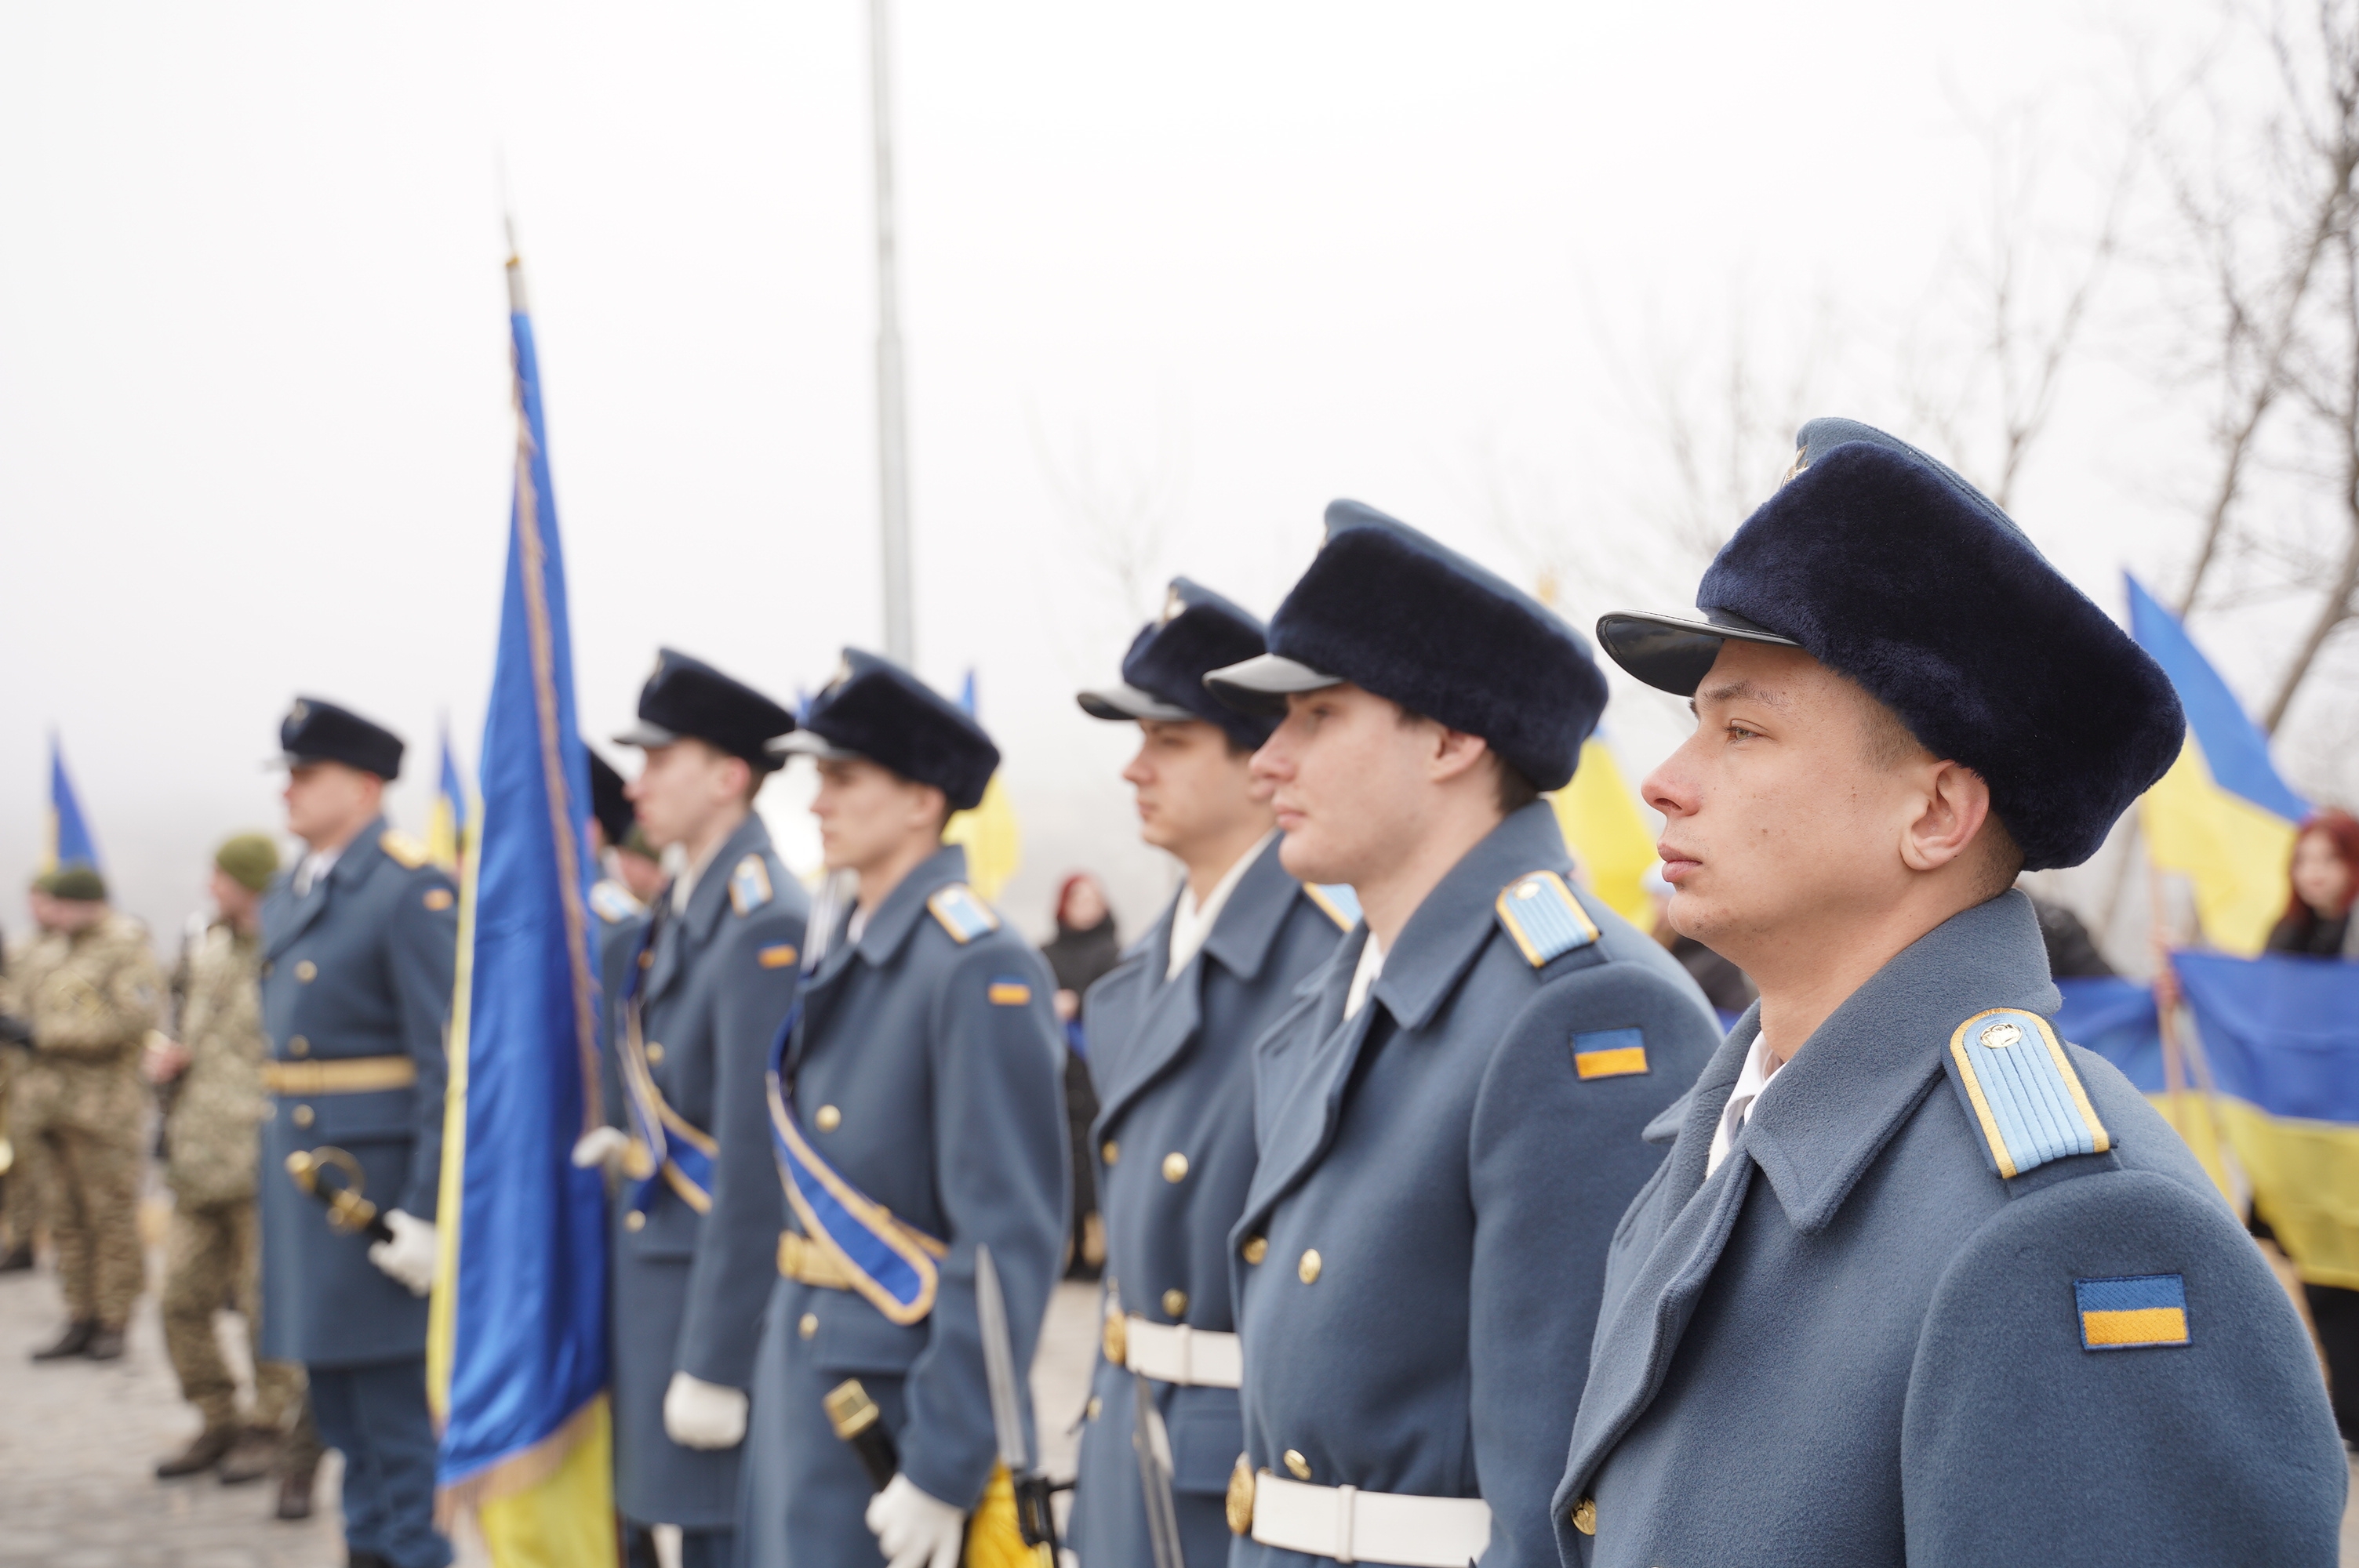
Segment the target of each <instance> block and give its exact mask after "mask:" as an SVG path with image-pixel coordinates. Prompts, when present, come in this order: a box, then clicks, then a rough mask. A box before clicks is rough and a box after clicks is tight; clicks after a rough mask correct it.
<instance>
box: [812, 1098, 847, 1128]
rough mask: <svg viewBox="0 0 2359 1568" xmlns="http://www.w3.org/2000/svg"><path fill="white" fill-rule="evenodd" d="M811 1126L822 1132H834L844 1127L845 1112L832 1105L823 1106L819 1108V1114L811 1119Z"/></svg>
mask: <svg viewBox="0 0 2359 1568" xmlns="http://www.w3.org/2000/svg"><path fill="white" fill-rule="evenodd" d="M811 1124H812V1125H813V1126H815V1127H817V1128H818V1129H819V1130H821V1132H832V1131H834V1130H836V1129H837V1128H839V1127H842V1126H843V1112H842V1111H840V1110H838V1109H836V1108H835V1107H833V1106H832V1105H823V1106H821V1107H820V1108H819V1114H818V1115H817V1116H814V1117H812V1118H811Z"/></svg>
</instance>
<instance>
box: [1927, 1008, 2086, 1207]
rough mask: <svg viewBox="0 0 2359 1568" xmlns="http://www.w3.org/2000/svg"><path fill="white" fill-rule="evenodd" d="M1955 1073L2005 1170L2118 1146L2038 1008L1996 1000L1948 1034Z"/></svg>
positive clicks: (1986, 1146)
mask: <svg viewBox="0 0 2359 1568" xmlns="http://www.w3.org/2000/svg"><path fill="white" fill-rule="evenodd" d="M1949 1066H1950V1069H1951V1080H1952V1081H1953V1082H1954V1083H1955V1084H1956V1085H1957V1089H1958V1094H1959V1097H1960V1098H1962V1099H1963V1100H1964V1101H1965V1102H1966V1114H1967V1117H1968V1119H1971V1120H1972V1121H1973V1124H1974V1127H1975V1129H1976V1130H1978V1131H1979V1132H1981V1134H1982V1136H1983V1153H1984V1156H1985V1157H1986V1158H1987V1159H1988V1160H1989V1161H1990V1167H1991V1170H1992V1171H1993V1172H1994V1173H1996V1174H1998V1175H1999V1176H2002V1177H2014V1176H2020V1175H2022V1174H2023V1173H2025V1172H2027V1171H2036V1170H2038V1168H2039V1167H2040V1166H2042V1165H2045V1164H2047V1163H2048V1162H2049V1161H2051V1160H2061V1159H2064V1158H2066V1157H2068V1156H2070V1155H2073V1154H2103V1153H2104V1152H2106V1151H2107V1150H2109V1149H2111V1148H2112V1147H2113V1146H2114V1141H2113V1137H2112V1135H2111V1134H2109V1133H2108V1132H2106V1130H2105V1124H2104V1122H2102V1121H2100V1120H2098V1119H2097V1112H2096V1108H2094V1107H2093V1106H2092V1105H2091V1104H2090V1103H2089V1091H2088V1090H2087V1089H2085V1088H2083V1087H2082V1084H2081V1075H2080V1074H2079V1073H2077V1072H2074V1071H2073V1070H2072V1059H2071V1057H2070V1056H2068V1055H2066V1054H2065V1053H2064V1047H2063V1045H2062V1044H2060V1043H2059V1042H2058V1040H2057V1038H2056V1032H2055V1031H2054V1030H2052V1029H2050V1028H2049V1027H2048V1021H2047V1020H2046V1019H2044V1018H2042V1017H2040V1016H2039V1015H2038V1013H2036V1012H2026V1011H2022V1010H2021V1009H2020V1008H2012V1007H1994V1008H1986V1009H1984V1011H1981V1012H1978V1013H1975V1014H1974V1015H1973V1017H1972V1018H1969V1019H1967V1020H1966V1021H1965V1022H1963V1023H1961V1024H1959V1025H1958V1027H1957V1030H1956V1032H1955V1033H1952V1034H1951V1036H1950V1061H1949Z"/></svg>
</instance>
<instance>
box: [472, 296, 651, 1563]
mask: <svg viewBox="0 0 2359 1568" xmlns="http://www.w3.org/2000/svg"><path fill="white" fill-rule="evenodd" d="M507 266H508V298H509V317H508V324H509V328H510V330H511V332H512V333H513V336H514V342H515V397H516V502H515V506H514V509H513V511H512V513H511V514H510V532H509V538H508V564H507V587H506V594H505V596H504V598H503V600H502V603H501V609H500V635H499V652H498V656H497V660H496V663H495V665H494V668H493V675H492V696H491V704H490V709H489V713H488V716H487V717H486V719H485V720H484V749H483V773H482V780H483V812H482V816H481V817H480V818H479V820H478V823H477V829H476V835H475V842H474V845H473V850H472V853H471V854H470V855H469V857H468V864H467V868H466V875H465V877H464V879H463V881H462V903H461V912H460V926H459V980H458V992H457V995H456V997H455V999H454V1004H453V1007H452V1015H451V1094H450V1109H449V1113H448V1117H447V1119H446V1122H445V1135H444V1136H445V1142H444V1155H443V1165H442V1204H441V1211H440V1212H441V1214H442V1217H443V1219H444V1224H443V1226H442V1246H443V1258H442V1262H443V1267H442V1271H441V1274H440V1280H439V1281H438V1283H437V1285H436V1288H435V1293H434V1302H433V1316H432V1319H431V1327H430V1329H429V1337H428V1348H427V1353H428V1358H429V1371H428V1377H429V1391H430V1392H432V1393H433V1395H434V1396H435V1406H436V1410H437V1411H438V1413H439V1414H440V1418H441V1421H442V1445H441V1454H440V1465H439V1473H438V1476H437V1481H438V1483H439V1485H440V1505H441V1509H442V1511H443V1512H444V1513H445V1514H446V1516H447V1515H448V1514H450V1513H452V1512H456V1511H457V1510H459V1509H473V1510H474V1513H475V1517H476V1519H477V1520H478V1521H479V1523H480V1524H481V1525H482V1528H483V1535H484V1543H485V1544H486V1545H487V1546H488V1547H489V1548H490V1550H491V1554H492V1560H493V1562H494V1563H496V1564H498V1565H499V1568H527V1565H530V1568H560V1565H563V1568H572V1565H574V1564H592V1565H604V1568H613V1565H614V1563H615V1561H616V1552H615V1533H614V1488H613V1471H612V1465H613V1447H612V1432H611V1427H610V1424H609V1422H610V1416H609V1413H608V1405H607V1395H606V1284H605V1281H606V1232H605V1190H604V1185H605V1183H604V1176H603V1173H602V1172H600V1171H597V1170H594V1169H593V1170H587V1171H584V1170H577V1169H576V1168H575V1167H574V1165H573V1162H572V1160H571V1152H572V1149H573V1145H574V1143H575V1141H577V1140H579V1139H580V1138H581V1136H582V1133H583V1132H585V1131H587V1130H590V1129H591V1128H593V1127H597V1126H601V1125H603V1121H604V1116H603V1110H602V1108H601V1107H600V1105H599V1092H600V1091H599V1085H600V1076H599V1068H598V1049H599V1047H598V1025H597V1011H598V1010H597V980H596V975H597V962H596V955H595V949H594V946H593V943H594V940H595V937H594V932H593V928H592V921H591V918H590V913H589V895H590V885H591V881H592V878H593V877H595V875H596V871H595V868H594V866H593V864H592V859H591V855H590V849H589V826H588V824H589V816H590V765H589V759H588V753H587V752H585V751H584V750H583V749H582V741H581V737H580V730H579V726H578V724H577V722H576V710H575V707H574V697H573V653H572V648H573V639H572V631H571V624H570V621H569V617H568V615H567V611H566V596H565V563H564V557H563V554H562V552H561V551H560V548H559V546H558V535H557V511H556V506H555V504H554V503H553V501H552V499H551V497H550V491H549V458H548V446H547V441H546V439H545V433H544V432H545V427H544V426H543V424H542V419H541V406H540V384H539V368H538V363H537V362H536V360H535V357H534V352H533V339H532V321H531V318H530V316H529V315H528V314H527V309H526V305H525V297H524V280H523V274H522V272H521V270H520V268H519V267H518V265H517V263H516V259H515V257H513V256H511V257H510V258H509V260H508V264H507Z"/></svg>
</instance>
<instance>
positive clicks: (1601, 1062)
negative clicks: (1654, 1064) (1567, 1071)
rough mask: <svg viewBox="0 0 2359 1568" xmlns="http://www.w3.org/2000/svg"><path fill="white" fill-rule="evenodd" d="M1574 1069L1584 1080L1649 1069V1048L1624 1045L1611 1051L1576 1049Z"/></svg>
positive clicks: (1573, 1057)
mask: <svg viewBox="0 0 2359 1568" xmlns="http://www.w3.org/2000/svg"><path fill="white" fill-rule="evenodd" d="M1572 1070H1573V1072H1574V1074H1575V1075H1576V1076H1579V1077H1581V1078H1582V1079H1583V1080H1587V1079H1590V1078H1621V1077H1627V1076H1629V1075H1631V1074H1632V1073H1643V1072H1645V1071H1646V1070H1647V1048H1646V1047H1645V1046H1644V1045H1622V1046H1617V1047H1615V1048H1614V1049H1613V1050H1611V1051H1575V1052H1574V1053H1573V1054H1572Z"/></svg>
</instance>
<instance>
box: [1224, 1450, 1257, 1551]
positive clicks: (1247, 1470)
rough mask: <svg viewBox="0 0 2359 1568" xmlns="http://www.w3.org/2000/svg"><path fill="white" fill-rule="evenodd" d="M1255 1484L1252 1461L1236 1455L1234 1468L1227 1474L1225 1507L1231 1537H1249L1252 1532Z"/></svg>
mask: <svg viewBox="0 0 2359 1568" xmlns="http://www.w3.org/2000/svg"><path fill="white" fill-rule="evenodd" d="M1256 1486H1257V1483H1256V1481H1255V1479H1254V1470H1253V1461H1252V1460H1251V1459H1250V1458H1248V1457H1247V1456H1246V1455H1245V1454H1238V1455H1237V1464H1236V1468H1235V1469H1234V1470H1231V1471H1230V1472H1229V1496H1228V1502H1227V1505H1226V1506H1227V1509H1228V1515H1229V1533H1230V1534H1231V1535H1250V1534H1251V1533H1252V1532H1253V1516H1254V1492H1255V1489H1256Z"/></svg>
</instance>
